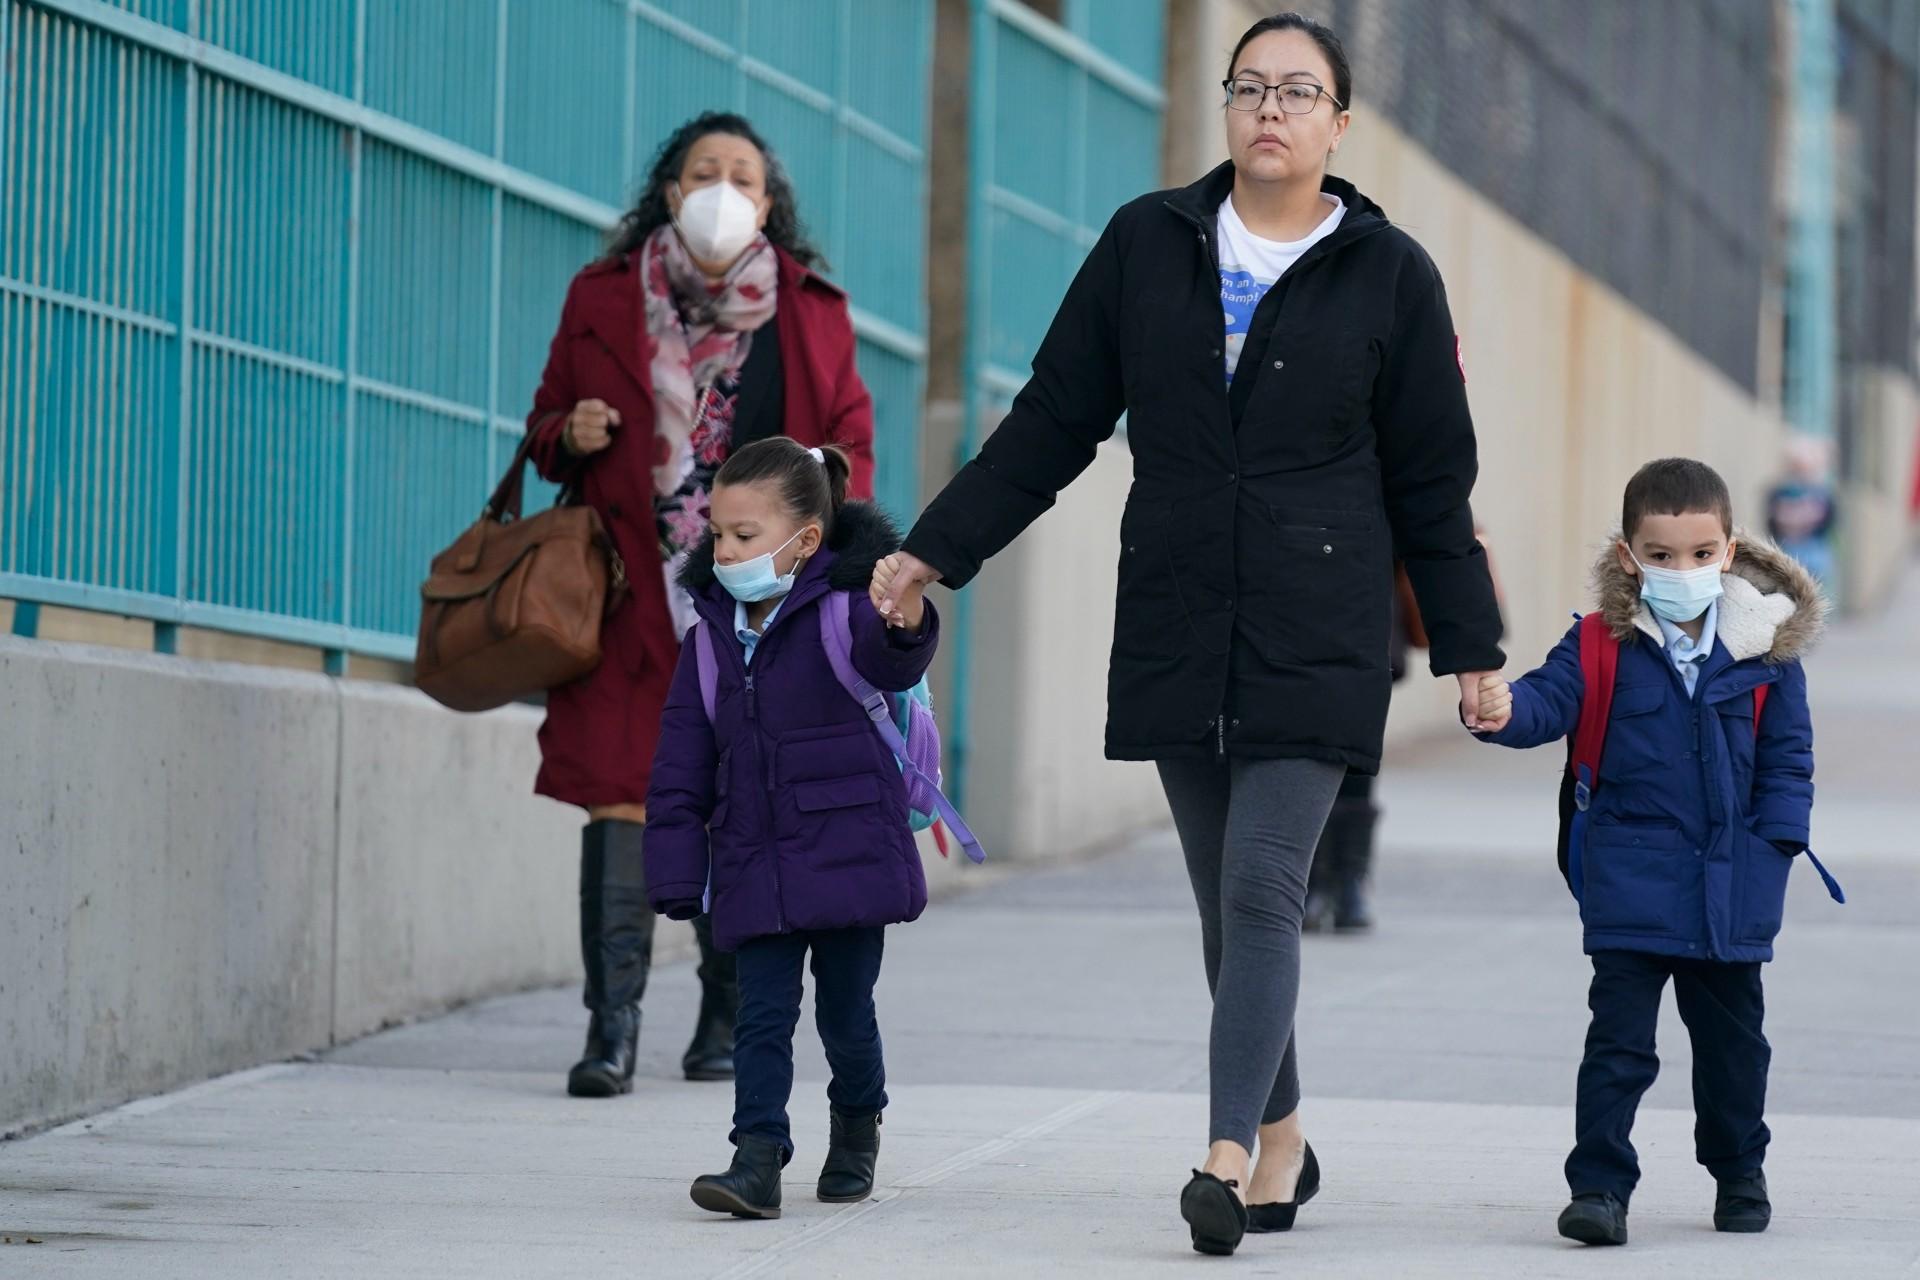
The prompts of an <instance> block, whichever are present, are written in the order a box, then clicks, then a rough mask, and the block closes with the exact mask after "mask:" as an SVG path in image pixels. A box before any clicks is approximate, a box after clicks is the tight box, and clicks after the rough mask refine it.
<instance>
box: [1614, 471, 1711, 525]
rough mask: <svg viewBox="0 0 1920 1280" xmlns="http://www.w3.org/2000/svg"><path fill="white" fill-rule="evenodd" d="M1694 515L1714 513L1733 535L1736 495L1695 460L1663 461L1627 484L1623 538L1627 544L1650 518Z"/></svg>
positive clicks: (1623, 511)
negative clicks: (1703, 512)
mask: <svg viewBox="0 0 1920 1280" xmlns="http://www.w3.org/2000/svg"><path fill="white" fill-rule="evenodd" d="M1695 511H1711V512H1712V513H1713V514H1714V515H1716V516H1719V517H1720V527H1721V529H1723V530H1725V531H1726V533H1727V534H1728V535H1729V536H1731V535H1732V533H1733V495H1732V494H1730V493H1728V492H1727V482H1726V481H1725V480H1722V479H1721V478H1720V473H1719V472H1718V471H1715V470H1714V469H1713V468H1712V467H1710V466H1708V465H1707V464H1706V463H1704V462H1695V461H1694V460H1693V459H1692V458H1662V459H1660V460H1659V461H1658V462H1649V463H1648V464H1647V465H1646V466H1644V467H1642V468H1640V470H1638V471H1636V472H1635V473H1634V476H1633V479H1631V480H1629V481H1627V496H1626V500H1625V502H1624V503H1622V505H1621V512H1620V536H1621V537H1623V538H1625V539H1626V540H1627V541H1628V542H1632V541H1633V536H1634V535H1635V534H1636V533H1638V532H1640V522H1641V521H1642V520H1645V519H1646V518H1647V517H1648V516H1682V515H1690V514H1692V513H1693V512H1695Z"/></svg>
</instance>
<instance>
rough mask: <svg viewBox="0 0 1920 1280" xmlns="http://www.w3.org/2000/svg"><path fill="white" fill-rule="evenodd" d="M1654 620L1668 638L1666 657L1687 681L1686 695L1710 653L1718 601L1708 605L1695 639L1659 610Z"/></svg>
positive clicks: (1690, 690) (1682, 678)
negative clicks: (1705, 615) (1698, 634)
mask: <svg viewBox="0 0 1920 1280" xmlns="http://www.w3.org/2000/svg"><path fill="white" fill-rule="evenodd" d="M1653 620H1654V621H1655V622H1657V623H1659V624H1660V634H1661V635H1662V636H1663V637H1665V639H1666V642H1667V658H1668V659H1669V660H1670V661H1671V662H1672V663H1673V669H1674V670H1675V671H1678V672H1679V673H1680V679H1681V680H1683V681H1685V682H1686V686H1687V696H1688V697H1689V698H1691V697H1692V696H1693V691H1694V687H1695V686H1696V685H1698V684H1699V683H1700V668H1702V667H1704V666H1706V665H1707V659H1708V658H1709V657H1711V656H1712V655H1713V637H1714V632H1715V630H1716V629H1717V627H1718V624H1719V621H1720V602H1719V601H1718V600H1715V601H1714V602H1713V603H1712V604H1710V605H1708V606H1707V618H1706V621H1705V622H1704V623H1702V624H1701V627H1700V639H1699V640H1697V641H1696V640H1695V639H1694V638H1693V637H1692V636H1689V635H1688V634H1687V633H1686V632H1684V631H1682V630H1681V629H1680V628H1679V627H1677V626H1675V625H1674V624H1673V623H1671V622H1668V621H1667V620H1666V619H1665V618H1663V617H1661V616H1660V615H1659V614H1657V613H1656V614H1654V615H1653Z"/></svg>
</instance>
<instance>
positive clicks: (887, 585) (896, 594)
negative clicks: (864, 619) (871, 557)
mask: <svg viewBox="0 0 1920 1280" xmlns="http://www.w3.org/2000/svg"><path fill="white" fill-rule="evenodd" d="M937 576H938V575H937V574H934V573H933V572H932V571H931V570H930V569H929V568H928V566H926V565H923V564H921V563H920V561H918V560H915V559H913V557H911V556H908V555H905V554H904V553H903V554H899V555H891V556H888V557H887V558H886V559H884V560H882V561H880V562H879V563H878V564H876V565H874V566H873V586H872V587H871V588H870V589H869V595H870V596H871V597H872V599H873V607H874V609H875V610H877V611H878V612H879V614H880V616H881V617H882V618H884V619H885V620H886V623H887V625H888V626H890V627H905V628H907V629H908V630H911V631H918V630H919V629H920V627H921V624H922V623H924V622H925V621H926V616H927V601H926V593H927V584H928V582H930V581H932V579H933V578H934V577H937Z"/></svg>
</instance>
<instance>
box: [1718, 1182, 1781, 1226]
mask: <svg viewBox="0 0 1920 1280" xmlns="http://www.w3.org/2000/svg"><path fill="white" fill-rule="evenodd" d="M1772 1221H1773V1202H1772V1201H1771V1200H1769V1199H1768V1198H1767V1175H1766V1174H1764V1173H1761V1172H1760V1171H1759V1170H1758V1169H1755V1170H1754V1171H1753V1172H1752V1173H1750V1174H1748V1175H1747V1176H1746V1177H1744V1178H1728V1179H1727V1180H1726V1181H1725V1182H1722V1183H1721V1184H1720V1193H1719V1195H1717V1196H1716V1197H1715V1198H1714V1202H1713V1229H1714V1230H1715V1231H1734V1232H1739V1233H1741V1234H1743V1235H1752V1234H1755V1233H1757V1232H1761V1231H1765V1230H1766V1229H1767V1226H1768V1224H1769V1223H1771V1222H1772Z"/></svg>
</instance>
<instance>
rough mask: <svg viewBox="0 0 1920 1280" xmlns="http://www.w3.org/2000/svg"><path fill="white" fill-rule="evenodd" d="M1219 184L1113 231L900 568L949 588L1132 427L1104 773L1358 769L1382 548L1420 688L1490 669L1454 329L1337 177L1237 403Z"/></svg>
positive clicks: (1376, 662) (1489, 631) (1412, 263)
mask: <svg viewBox="0 0 1920 1280" xmlns="http://www.w3.org/2000/svg"><path fill="white" fill-rule="evenodd" d="M1232 184H1233V168H1232V166H1231V164H1228V165H1223V166H1221V167H1220V168H1219V169H1217V170H1215V171H1214V172H1213V173H1211V174H1209V175H1208V176H1207V177H1206V178H1204V179H1202V180H1201V181H1200V182H1198V183H1196V184H1194V185H1193V186H1191V187H1188V188H1186V189H1184V190H1179V191H1165V192H1158V193H1156V194H1154V195H1150V196H1145V197H1142V198H1141V199H1139V200H1135V201H1134V202H1132V203H1131V204H1129V205H1127V206H1125V207H1124V208H1122V209H1121V210H1120V211H1119V212H1118V213H1117V214H1115V215H1114V218H1113V221H1112V222H1111V223H1109V224H1108V226H1107V229H1106V232H1105V234H1103V235H1102V236H1101V238H1100V241H1099V243H1098V244H1096V245H1095V246H1094V248H1093V251H1092V253H1091V254H1090V255H1089V256H1088V258H1087V261H1086V264H1085V265H1084V266H1082V267H1081V269H1080V273H1079V275H1078V276H1077V277H1076V278H1075V280H1074V282H1073V285H1072V287H1071V288H1070V289H1069V290H1068V291H1067V296H1066V299H1065V301H1064V302H1062V303H1061V305H1060V311H1059V314H1058V315H1056V316H1055V318H1054V321H1053V326H1052V327H1051V328H1050V329H1049V330H1048V332H1047V336H1046V340H1045V342H1044V343H1042V345H1041V347H1040V351H1039V353H1038V355H1036V356H1035V358H1034V364H1033V378H1032V379H1031V380H1030V381H1029V382H1028V383H1027V385H1026V388H1025V389H1024V390H1023V391H1021V393H1020V395H1019V396H1018V397H1017V398H1016V399H1015V401H1014V405H1013V409H1012V412H1011V413H1010V414H1009V415H1008V417H1007V419H1006V421H1005V422H1003V423H1002V424H1001V426H1000V428H999V430H997V431H996V432H994V434H993V436H992V438H991V439H989V440H988V441H987V443H986V445H985V447H984V448H982V449H981V451H980V455H979V457H977V458H976V459H974V460H973V461H972V462H971V463H969V464H968V465H967V467H966V468H965V469H963V470H962V471H961V473H960V474H959V475H958V476H956V477H955V478H954V479H953V481H952V483H950V484H949V485H948V486H947V488H946V489H945V491H944V492H942V493H941V494H940V496H939V497H938V498H936V499H935V500H934V502H933V504H932V506H931V507H929V508H928V510H927V512H926V514H925V515H924V516H922V517H921V519H920V522H919V523H918V524H917V525H916V526H915V527H914V530H913V532H912V533H911V534H910V535H909V536H908V538H907V544H906V545H907V550H908V551H910V552H911V553H913V554H914V555H916V556H918V557H919V558H920V559H922V560H924V561H926V562H927V563H928V564H931V565H933V566H934V567H935V568H937V569H939V570H940V571H941V573H942V574H943V575H944V577H945V579H946V581H947V582H948V583H949V584H950V585H952V586H955V587H959V586H963V585H964V584H965V583H966V582H968V581H969V580H970V579H971V578H973V576H974V575H975V574H976V573H978V572H979V569H980V565H981V562H982V561H984V560H986V559H987V558H988V557H989V556H992V555H994V554H995V553H996V552H998V551H999V550H1000V549H1001V548H1003V547H1005V546H1006V545H1007V544H1008V543H1009V542H1011V541H1012V540H1013V539H1014V538H1015V537H1016V536H1017V535H1018V534H1019V533H1020V532H1021V530H1023V529H1025V528H1026V527H1027V525H1029V524H1030V523H1032V522H1033V521H1034V520H1035V519H1036V518H1038V517H1039V516H1040V515H1041V513H1043V512H1044V511H1046V510H1047V508H1048V507H1050V506H1051V505H1052V504H1053V501H1054V498H1055V496H1056V495H1057V494H1058V492H1059V491H1060V490H1061V489H1062V488H1064V487H1065V486H1066V485H1067V484H1068V483H1069V482H1071V481H1072V480H1073V479H1074V477H1076V476H1078V475H1079V474H1080V473H1081V471H1083V470H1084V469H1085V468H1086V467H1087V465H1088V464H1089V463H1090V462H1091V461H1092V460H1093V456H1094V450H1095V449H1096V447H1097V446H1098V445H1099V444H1100V443H1101V442H1102V441H1104V440H1106V439H1108V438H1109V437H1110V436H1112V434H1113V431H1114V426H1115V423H1116V420H1117V419H1118V418H1119V417H1120V415H1121V413H1122V412H1123V411H1124V412H1125V413H1126V415H1127V424H1128V433H1127V434H1128V441H1129V443H1130V444H1131V446H1132V450H1133V459H1134V483H1133V489H1132V492H1131V494H1130V495H1129V497H1128V500H1127V509H1126V515H1125V516H1124V518H1123V519H1122V521H1121V526H1120V575H1119V578H1120V581H1119V613H1118V621H1117V624H1116V626H1115V632H1114V640H1113V661H1112V666H1111V672H1110V676H1109V685H1108V704H1109V705H1108V721H1107V754H1108V755H1109V756H1111V757H1113V758H1115V759H1121V760H1148V759H1154V760H1157V759H1166V758H1170V757H1180V756H1195V755H1237V756H1304V757H1310V758H1314V759H1322V760H1330V761H1334V762H1337V763H1341V764H1345V765H1347V766H1349V767H1351V768H1353V769H1355V770H1357V771H1360V772H1367V773H1371V772H1373V771H1375V770H1376V769H1377V768H1378V767H1379V761H1380V742H1381V737H1382V734H1383V732H1384V729H1385V725H1386V714H1387V693H1388V688H1389V684H1390V677H1389V672H1388V648H1389V639H1388V629H1389V625H1390V617H1391V612H1392V604H1391V601H1392V596H1393V559H1394V556H1395V555H1396V554H1397V555H1399V556H1401V557H1403V558H1404V559H1405V561H1406V566H1407V573H1408V576H1409V577H1410V579H1411V580H1412V583H1413V588H1414V594H1415V596H1416V598H1417V599H1418V601H1419V605H1420V613H1421V616H1422V618H1423V619H1424V620H1425V622H1426V628H1427V633H1428V635H1429V636H1430V637H1431V640H1432V648H1431V655H1432V666H1433V671H1434V674H1436V675H1447V674H1452V673H1456V672H1466V671H1481V670H1496V669H1498V668H1499V667H1500V666H1501V665H1502V663H1503V661H1504V657H1503V655H1502V654H1501V651H1500V646H1499V638H1500V616H1499V611H1498V609H1497V608H1496V606H1495V604H1494V594H1493V582H1492V579H1491V577H1490V576H1489V574H1488V571H1487V563H1486V559H1485V557H1484V556H1483V555H1482V553H1481V549H1480V544H1479V542H1478V541H1477V540H1476V539H1475V537H1474V531H1473V514H1472V512H1471V511H1470V510H1469V507H1468V496H1469V494H1470V493H1471V491H1472V489H1473V482H1474V477H1475V475H1476V473H1477V471H1478V462H1477V459H1476V455H1475V446H1474V436H1473V420H1472V418H1471V417H1470V416H1469V414H1468V411H1467V397H1466V388H1465V385H1464V380H1463V377H1462V374H1461V370H1460V366H1459V363H1458V357H1459V348H1458V345H1457V341H1456V338H1455V334H1454V328H1453V321H1452V318H1451V316H1450V315H1449V314H1448V311H1447V300H1446V293H1445V290H1444V289H1443V288H1442V286H1441V283H1440V276H1439V273H1438V272H1437V271H1436V270H1435V268H1434V265H1433V262H1432V260H1431V259H1430V258H1428V257H1427V255H1426V253H1425V252H1424V251H1423V250H1422V249H1421V248H1420V246H1419V245H1418V244H1416V243H1414V241H1413V239H1412V238H1411V237H1410V236H1408V235H1407V234H1406V233H1405V232H1404V231H1402V230H1400V229H1399V228H1398V227H1396V226H1394V225H1393V224H1392V223H1391V222H1389V221H1388V220H1387V217H1386V215H1385V213H1383V212H1382V211H1381V209H1380V208H1379V206H1377V205H1375V204H1374V203H1373V202H1372V201H1371V200H1368V199H1367V198H1366V197H1365V196H1363V195H1361V194H1360V192H1359V191H1357V190H1355V189H1354V187H1353V186H1352V185H1351V184H1349V183H1346V182H1343V181H1340V180H1338V179H1332V178H1330V179H1328V180H1327V182H1326V190H1327V191H1329V192H1331V193H1333V194H1335V195H1337V196H1339V197H1340V199H1341V200H1343V201H1345V202H1346V205H1347V214H1346V216H1345V217H1344V218H1343V219H1342V220H1341V223H1340V226H1339V228H1338V229H1337V230H1336V231H1335V232H1334V233H1333V234H1332V235H1330V236H1329V237H1327V238H1326V239H1325V240H1323V241H1321V242H1320V243H1319V244H1317V245H1315V246H1314V247H1313V248H1312V249H1311V250H1309V251H1308V252H1307V254H1306V255H1305V256H1304V257H1302V258H1301V259H1300V261H1299V262H1298V263H1296V264H1295V265H1294V267H1293V268H1292V269H1291V270H1290V271H1288V272H1287V274H1286V275H1285V276H1283V277H1281V279H1280V281H1279V282H1278V283H1277V284H1276V285H1274V287H1273V288H1272V289H1271V290H1270V291H1269V292H1268V294H1267V295H1266V297H1265V298H1264V299H1263V300H1262V301H1261V303H1260V307H1259V309H1258V311H1256V313H1255V315H1254V319H1253V325H1252V329H1251V332H1250V333H1249V334H1248V337H1247V344H1246V347H1245V349H1244V351H1243V353H1242V355H1241V358H1240V362H1239V370H1238V373H1237V375H1236V377H1235V378H1234V382H1233V390H1232V395H1231V397H1229V394H1228V390H1227V384H1226V376H1225V370H1224V366H1223V364H1222V360H1221V347H1222V344H1223V341H1224V323H1223V313H1222V310H1221V305H1220V278H1219V269H1218V266H1217V252H1216V247H1215V244H1214V236H1213V227H1214V217H1215V214H1216V212H1217V210H1218V209H1219V206H1220V202H1221V201H1223V200H1225V199H1226V198H1227V193H1228V191H1229V190H1230V189H1231V188H1232ZM1058 571H1059V572H1061V573H1071V572H1075V571H1076V570H1075V566H1073V565H1061V566H1059V569H1058ZM1055 621H1056V622H1058V623H1060V624H1061V625H1070V624H1071V620H1070V619H1059V620H1055Z"/></svg>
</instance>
